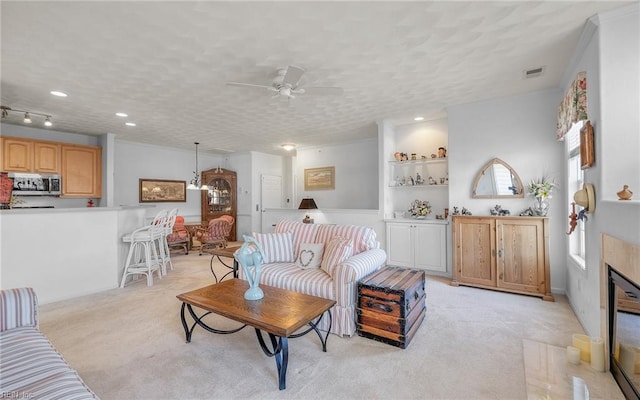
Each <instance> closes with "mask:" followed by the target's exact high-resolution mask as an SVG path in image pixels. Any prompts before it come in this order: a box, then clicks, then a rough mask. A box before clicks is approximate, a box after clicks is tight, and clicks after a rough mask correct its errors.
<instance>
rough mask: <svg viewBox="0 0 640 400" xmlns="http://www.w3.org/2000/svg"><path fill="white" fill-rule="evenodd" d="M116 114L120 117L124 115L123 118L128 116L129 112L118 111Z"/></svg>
mask: <svg viewBox="0 0 640 400" xmlns="http://www.w3.org/2000/svg"><path fill="white" fill-rule="evenodd" d="M116 115H117V116H118V117H123V118H125V117H128V116H129V115H128V114H125V113H123V112H117V113H116Z"/></svg>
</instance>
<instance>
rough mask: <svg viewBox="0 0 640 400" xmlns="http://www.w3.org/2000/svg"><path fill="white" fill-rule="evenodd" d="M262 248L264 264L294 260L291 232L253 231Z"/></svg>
mask: <svg viewBox="0 0 640 400" xmlns="http://www.w3.org/2000/svg"><path fill="white" fill-rule="evenodd" d="M253 237H254V238H255V239H256V241H257V242H258V243H260V246H262V250H264V260H262V262H263V263H264V264H270V263H275V262H294V261H295V258H294V257H295V256H294V252H293V235H292V234H291V232H282V233H255V232H254V233H253Z"/></svg>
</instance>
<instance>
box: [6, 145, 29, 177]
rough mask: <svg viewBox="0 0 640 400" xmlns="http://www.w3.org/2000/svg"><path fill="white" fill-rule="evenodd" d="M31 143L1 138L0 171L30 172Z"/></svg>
mask: <svg viewBox="0 0 640 400" xmlns="http://www.w3.org/2000/svg"><path fill="white" fill-rule="evenodd" d="M32 155H33V142H31V141H28V140H19V139H9V138H3V140H2V156H3V157H2V170H3V171H14V172H31V171H32V167H33V160H32Z"/></svg>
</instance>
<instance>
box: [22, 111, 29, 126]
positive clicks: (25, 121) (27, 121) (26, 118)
mask: <svg viewBox="0 0 640 400" xmlns="http://www.w3.org/2000/svg"><path fill="white" fill-rule="evenodd" d="M23 121H24V123H25V124H30V123H31V116H30V115H29V113H28V112H26V113H24V120H23Z"/></svg>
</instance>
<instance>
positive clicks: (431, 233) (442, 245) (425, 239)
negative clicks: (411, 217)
mask: <svg viewBox="0 0 640 400" xmlns="http://www.w3.org/2000/svg"><path fill="white" fill-rule="evenodd" d="M413 232H414V256H415V267H416V268H421V269H427V270H432V271H439V272H447V254H446V251H447V242H446V227H445V226H444V225H426V224H416V225H415V228H413Z"/></svg>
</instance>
